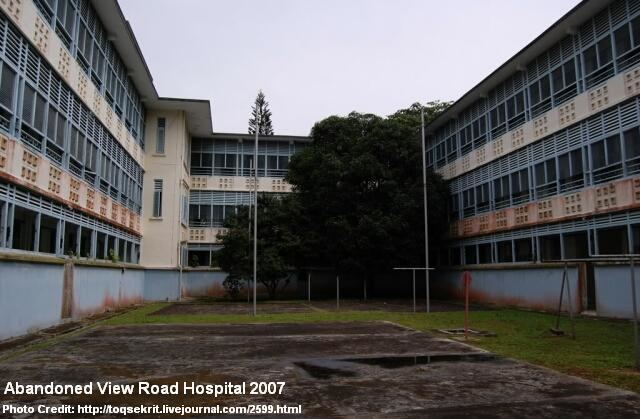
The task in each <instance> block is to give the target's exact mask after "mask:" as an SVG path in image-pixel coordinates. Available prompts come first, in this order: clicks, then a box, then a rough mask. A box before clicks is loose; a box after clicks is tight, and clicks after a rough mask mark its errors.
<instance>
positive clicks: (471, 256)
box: [464, 245, 478, 265]
mask: <svg viewBox="0 0 640 419" xmlns="http://www.w3.org/2000/svg"><path fill="white" fill-rule="evenodd" d="M477 263H478V259H477V255H476V246H475V245H472V246H465V247H464V264H465V265H475V264H477Z"/></svg>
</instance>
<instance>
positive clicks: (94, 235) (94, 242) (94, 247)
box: [89, 230, 98, 259]
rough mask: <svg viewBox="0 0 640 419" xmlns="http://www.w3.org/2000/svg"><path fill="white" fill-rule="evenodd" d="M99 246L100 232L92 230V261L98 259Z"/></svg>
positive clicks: (90, 255)
mask: <svg viewBox="0 0 640 419" xmlns="http://www.w3.org/2000/svg"><path fill="white" fill-rule="evenodd" d="M97 244H98V232H97V231H96V230H91V249H90V250H89V257H90V258H91V259H95V258H96V254H97Z"/></svg>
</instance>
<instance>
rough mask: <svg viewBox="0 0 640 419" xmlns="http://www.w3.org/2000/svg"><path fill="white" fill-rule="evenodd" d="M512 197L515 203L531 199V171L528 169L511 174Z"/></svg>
mask: <svg viewBox="0 0 640 419" xmlns="http://www.w3.org/2000/svg"><path fill="white" fill-rule="evenodd" d="M511 198H512V200H513V204H514V205H515V204H519V203H522V202H526V201H528V200H529V173H528V170H527V169H522V170H519V171H517V172H514V173H512V174H511Z"/></svg>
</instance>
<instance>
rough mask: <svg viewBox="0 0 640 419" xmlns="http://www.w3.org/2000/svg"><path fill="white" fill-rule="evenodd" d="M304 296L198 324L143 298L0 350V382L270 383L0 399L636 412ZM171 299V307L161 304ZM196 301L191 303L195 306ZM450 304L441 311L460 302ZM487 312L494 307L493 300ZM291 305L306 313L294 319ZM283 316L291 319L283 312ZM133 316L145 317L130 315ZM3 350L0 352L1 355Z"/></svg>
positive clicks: (593, 388)
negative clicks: (325, 310) (267, 385)
mask: <svg viewBox="0 0 640 419" xmlns="http://www.w3.org/2000/svg"><path fill="white" fill-rule="evenodd" d="M193 305H196V306H197V305H200V306H210V310H211V312H217V310H219V309H222V308H230V307H233V305H227V304H193ZM305 305H306V303H293V304H292V303H279V304H271V303H270V304H262V305H261V306H260V308H261V309H262V310H264V311H268V310H272V311H273V310H275V312H276V314H272V315H268V314H264V315H262V316H259V317H258V318H257V319H254V318H252V317H248V316H246V317H242V318H241V320H238V316H237V315H233V314H232V315H228V314H227V315H217V316H218V317H215V318H214V317H210V318H209V322H208V323H203V324H185V323H188V321H187V320H186V319H189V316H192V318H193V319H201V317H198V316H201V314H200V315H198V314H196V315H193V314H192V315H189V314H186V315H185V314H184V312H183V310H190V309H192V308H193V307H191V308H186V309H185V308H184V307H187V306H189V304H180V305H171V304H164V305H156V306H149V307H145V308H143V309H141V310H137V311H134V312H131V313H127V314H125V315H123V316H121V317H120V318H118V317H116V318H113V319H112V321H107V322H104V323H101V324H100V323H99V324H98V325H96V326H95V327H91V328H87V329H84V330H82V331H76V332H74V333H73V334H71V335H69V336H65V337H60V338H59V339H58V340H57V341H55V342H52V343H50V344H44V345H43V344H40V345H37V346H35V347H32V348H29V350H26V351H24V352H20V351H18V352H14V353H13V354H9V356H8V357H7V355H6V354H4V356H5V358H4V359H2V360H1V361H0V377H2V380H1V381H2V382H6V381H20V382H21V383H23V384H27V383H33V384H36V383H39V384H42V383H48V382H50V381H55V382H56V383H72V384H82V383H87V382H91V381H94V382H95V381H100V382H105V381H112V382H114V383H134V382H137V381H142V380H144V381H149V382H151V383H155V384H169V383H173V382H176V381H180V382H182V381H187V382H190V381H195V382H198V383H201V384H207V383H209V384H223V383H224V382H232V383H241V382H244V381H246V382H250V381H285V382H286V385H285V387H284V391H283V393H282V394H281V395H276V396H257V395H256V396H223V397H218V398H214V397H213V396H206V395H205V396H186V397H184V396H137V395H135V396H99V395H95V394H94V395H92V396H82V397H74V396H46V397H43V396H37V397H34V396H2V395H0V404H1V403H8V402H11V403H43V402H44V403H46V404H57V403H73V404H77V403H93V404H96V405H103V404H114V405H119V406H123V405H138V404H145V405H149V404H169V405H178V406H179V405H185V406H210V405H215V404H220V405H227V406H244V405H247V404H252V403H258V404H272V405H275V404H280V405H284V404H286V405H290V406H297V405H302V407H303V416H305V417H335V416H346V417H354V416H357V417H437V418H439V417H459V416H463V415H473V416H474V417H479V416H480V417H505V418H506V417H513V416H518V417H531V418H533V417H536V418H538V417H554V418H555V417H607V418H610V417H632V416H638V415H640V396H639V395H638V394H636V393H633V392H630V391H625V390H621V389H617V388H614V387H609V386H606V385H602V384H597V383H595V382H592V381H588V380H585V379H582V378H577V377H573V376H569V375H565V374H562V373H559V372H556V371H552V370H550V369H546V368H542V367H538V366H534V365H531V364H528V363H524V362H519V361H515V360H512V359H509V358H504V357H500V356H496V355H494V354H492V353H490V352H488V351H484V350H482V349H479V348H476V347H473V346H469V345H467V344H465V343H462V342H459V341H454V340H449V339H445V338H443V337H440V336H438V335H435V334H433V333H424V332H421V331H418V330H415V329H413V328H408V327H404V326H401V325H399V324H396V323H392V322H388V321H362V320H357V318H358V317H360V318H365V317H366V316H368V314H367V313H368V312H360V313H355V314H349V313H342V314H340V313H330V316H342V317H336V319H340V320H344V319H347V318H351V319H355V320H352V321H320V322H318V321H316V320H317V319H315V318H314V317H313V316H317V315H322V313H319V314H318V310H319V309H318V308H317V307H315V308H310V312H303V313H301V312H299V311H296V310H299V309H301V306H303V307H304V306H305ZM353 305H354V306H355V305H357V304H356V303H355V302H354V304H353ZM240 306H242V305H240ZM240 306H238V307H237V308H238V310H239V307H240ZM158 309H160V314H157V311H158ZM245 309H246V307H245ZM172 310H173V311H177V312H178V313H180V314H169V313H171V311H172ZM198 310H199V311H202V307H200V308H199V309H198ZM287 310H291V311H287ZM163 311H164V314H162V312H163ZM283 311H284V314H283ZM154 312H155V313H154ZM351 313H354V312H351ZM450 313H451V312H450ZM450 313H443V314H442V315H446V316H449V315H454V316H457V315H458V314H460V313H455V312H452V313H451V314H450ZM487 313H490V315H492V316H493V315H497V314H499V311H496V312H493V313H492V312H487ZM437 315H438V314H435V313H434V314H432V315H431V316H437ZM136 316H138V317H136ZM140 316H143V317H140ZM172 316H173V317H172ZM242 316H245V315H242ZM268 316H281V317H280V320H281V321H280V322H278V321H276V322H274V321H273V318H274V317H268ZM282 316H288V317H282ZM295 316H307V317H306V318H304V320H302V321H301V320H300V319H296V318H295ZM376 316H389V317H393V316H396V319H399V320H402V319H404V318H405V317H403V316H409V317H408V318H412V319H413V318H415V319H416V320H418V321H420V322H423V321H424V319H426V318H427V317H425V316H427V315H415V314H413V313H406V314H405V313H401V314H397V313H396V314H394V313H384V312H378V314H376ZM416 316H420V317H416ZM477 316H479V314H477ZM290 317H291V318H294V320H295V321H296V322H294V323H292V322H282V321H284V320H286V319H287V318H290ZM142 318H144V319H145V320H147V321H148V322H150V323H149V324H144V321H136V320H135V319H138V320H140V319H142ZM170 318H174V319H175V320H176V322H177V324H167V322H166V319H170ZM327 319H330V317H329V318H327ZM434 319H437V317H434ZM305 320H306V321H305ZM158 321H159V322H160V323H157V324H156V322H158ZM253 321H261V322H268V323H264V324H259V323H254V322H253ZM230 323H237V324H230ZM435 323H437V321H435ZM435 323H434V324H435ZM579 330H580V329H579ZM557 342H561V341H557ZM472 343H473V342H472ZM2 356H3V354H0V358H1V357H2ZM294 417H295V416H294Z"/></svg>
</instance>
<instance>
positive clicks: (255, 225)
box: [253, 117, 260, 316]
mask: <svg viewBox="0 0 640 419" xmlns="http://www.w3.org/2000/svg"><path fill="white" fill-rule="evenodd" d="M256 118H257V117H256ZM257 122H258V121H256V141H255V145H254V149H253V161H254V164H253V166H254V170H253V199H255V202H254V206H253V210H254V211H255V212H254V215H253V315H254V316H256V315H257V314H258V310H257V307H256V303H257V295H258V290H257V288H258V166H259V165H258V131H259V130H260V124H259V123H257Z"/></svg>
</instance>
